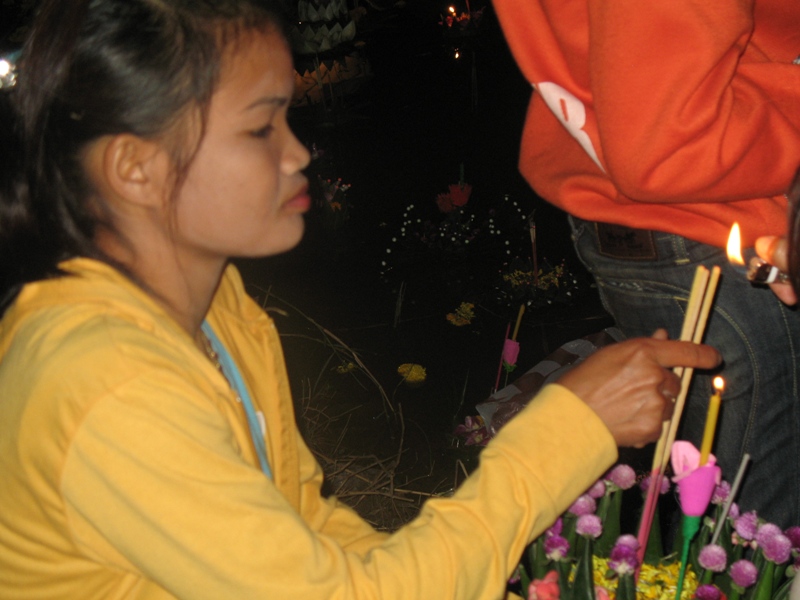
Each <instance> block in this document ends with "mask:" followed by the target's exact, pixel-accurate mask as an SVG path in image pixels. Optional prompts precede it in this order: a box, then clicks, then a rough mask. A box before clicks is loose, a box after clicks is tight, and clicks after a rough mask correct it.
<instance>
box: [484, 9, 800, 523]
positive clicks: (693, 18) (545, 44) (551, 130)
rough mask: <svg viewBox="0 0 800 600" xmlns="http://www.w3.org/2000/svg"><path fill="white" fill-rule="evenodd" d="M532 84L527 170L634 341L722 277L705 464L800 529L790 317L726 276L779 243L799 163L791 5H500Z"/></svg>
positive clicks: (694, 428) (691, 416) (798, 88)
mask: <svg viewBox="0 0 800 600" xmlns="http://www.w3.org/2000/svg"><path fill="white" fill-rule="evenodd" d="M494 6H495V8H496V11H497V14H498V17H499V20H500V23H501V26H502V28H503V31H504V34H505V36H506V39H507V41H508V44H509V46H510V48H511V51H512V52H513V54H514V56H515V58H516V60H517V63H518V65H519V67H520V69H521V71H522V73H523V74H524V76H525V77H526V78H527V80H528V81H529V82H530V83H531V85H532V86H533V90H534V91H533V95H532V97H531V101H530V105H529V107H528V113H527V117H526V122H525V128H524V134H523V140H522V147H521V156H520V168H521V170H522V173H523V175H524V176H525V177H526V179H527V181H528V182H529V183H530V185H531V186H532V187H533V189H534V190H535V191H536V192H537V194H539V195H540V196H541V197H542V198H544V199H545V200H547V201H549V202H551V203H553V204H555V205H556V206H558V207H560V208H562V209H563V210H564V211H566V212H567V213H568V214H569V218H570V222H571V225H572V229H573V238H574V242H575V246H576V250H577V252H578V255H579V256H580V258H581V260H582V261H583V262H584V264H585V265H586V266H587V268H588V269H589V270H590V271H591V272H592V274H593V275H594V278H595V280H596V282H597V285H598V289H599V292H600V296H601V299H602V301H603V303H604V306H605V307H606V309H607V310H608V311H609V312H610V313H611V315H612V316H613V317H614V318H615V320H616V322H617V325H618V327H619V328H620V329H622V330H623V332H625V334H627V335H629V336H635V335H641V334H644V333H647V332H650V331H652V330H654V329H655V328H656V327H657V326H661V325H663V324H665V323H669V326H668V330H669V332H670V335H673V336H677V335H678V334H679V331H680V327H681V323H682V320H683V311H684V308H685V304H686V300H687V298H688V293H689V290H690V288H691V284H692V278H693V275H694V272H695V268H696V266H697V265H700V264H702V265H706V266H711V265H719V266H720V267H721V268H722V278H721V284H720V288H719V290H718V295H717V299H716V304H715V310H714V314H713V315H712V316H711V319H710V322H709V325H708V329H707V333H706V341H707V342H708V343H711V344H712V345H714V346H716V347H718V348H720V349H721V350H722V351H723V352H724V354H725V365H724V368H723V369H722V372H721V374H722V376H723V377H724V378H725V380H726V390H725V393H724V396H723V407H722V411H721V416H720V423H719V425H718V429H717V435H716V442H715V444H716V445H715V454H716V455H717V457H718V460H719V463H720V465H721V466H722V469H723V473H724V476H725V477H726V478H728V479H732V477H733V475H734V474H735V473H736V470H737V468H738V465H739V464H740V462H741V460H742V457H743V455H744V454H745V453H749V454H750V455H751V457H752V460H753V462H752V465H751V467H750V469H749V472H748V474H747V477H746V478H745V480H744V484H743V487H742V490H741V496H740V497H739V504H740V506H742V507H743V508H744V509H746V510H757V511H758V514H759V515H760V516H763V517H764V518H766V519H768V520H771V521H773V522H775V523H777V524H780V525H783V526H788V525H789V524H792V523H797V522H798V521H800V406H798V384H799V383H800V371H798V359H799V357H800V353H799V352H800V349H799V347H798V342H800V317H798V315H797V314H796V313H795V311H793V310H790V309H788V308H787V307H786V306H784V305H783V304H782V303H781V302H780V301H778V300H777V299H776V298H775V297H774V296H773V295H772V294H771V293H770V292H769V290H768V289H766V288H763V287H755V286H753V285H751V283H750V282H749V281H748V280H747V279H746V278H745V277H744V275H743V274H742V271H741V269H736V268H733V267H732V266H731V265H730V264H729V261H728V259H727V257H726V253H725V250H724V248H725V245H726V241H727V237H728V234H729V232H730V230H731V227H732V225H733V223H734V222H738V223H739V224H740V226H741V231H742V242H743V245H744V247H745V254H748V253H749V252H751V251H752V245H753V244H754V242H755V240H756V238H758V237H760V236H768V235H783V234H784V233H785V232H786V224H787V223H786V212H787V206H786V204H787V203H786V198H785V196H784V193H785V192H786V190H787V188H788V186H789V183H790V181H791V179H792V175H793V174H794V172H795V170H796V169H797V167H798V164H800V118H799V117H800V64H798V62H800V61H798V55H800V27H798V23H800V4H797V3H796V2H789V1H787V0H742V1H740V2H728V3H717V2H701V1H699V0H677V1H676V2H661V3H642V2H639V1H633V0H614V2H585V1H583V0H532V1H529V0H525V1H523V0H495V3H494ZM709 379H710V378H709V377H708V376H700V377H698V376H696V377H695V380H694V383H693V386H692V391H691V395H690V398H689V400H688V402H687V409H686V412H685V416H684V422H683V426H682V432H681V436H682V437H683V438H684V439H689V440H691V441H693V442H695V443H696V444H699V442H700V440H701V438H702V432H703V426H704V420H705V415H706V409H707V399H708V398H709V396H710V394H711V391H710V381H709Z"/></svg>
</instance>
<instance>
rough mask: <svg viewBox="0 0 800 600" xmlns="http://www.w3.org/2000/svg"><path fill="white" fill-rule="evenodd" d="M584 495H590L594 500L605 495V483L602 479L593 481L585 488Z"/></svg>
mask: <svg viewBox="0 0 800 600" xmlns="http://www.w3.org/2000/svg"><path fill="white" fill-rule="evenodd" d="M586 495H587V496H591V497H592V498H594V499H595V500H598V499H600V498H602V497H603V496H605V495H606V483H605V482H604V481H603V480H602V479H598V480H597V481H595V482H594V485H592V487H590V488H589V489H588V490H586Z"/></svg>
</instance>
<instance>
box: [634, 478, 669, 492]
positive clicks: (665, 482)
mask: <svg viewBox="0 0 800 600" xmlns="http://www.w3.org/2000/svg"><path fill="white" fill-rule="evenodd" d="M652 477H653V476H652V475H648V476H647V477H645V478H644V479H642V482H641V483H640V484H639V489H641V490H642V492H644V493H645V494H646V493H647V490H649V489H650V479H652ZM669 488H670V483H669V478H668V477H662V478H661V489H660V490H659V493H660V494H661V495H662V496H663V495H664V494H666V493H667V492H668V491H669Z"/></svg>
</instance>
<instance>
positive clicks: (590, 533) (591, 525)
mask: <svg viewBox="0 0 800 600" xmlns="http://www.w3.org/2000/svg"><path fill="white" fill-rule="evenodd" d="M575 531H576V533H577V534H578V535H583V536H586V537H590V538H594V539H597V538H598V537H600V534H601V533H603V522H602V521H601V520H600V517H598V516H597V515H592V514H589V515H581V516H580V517H578V521H577V522H576V523H575Z"/></svg>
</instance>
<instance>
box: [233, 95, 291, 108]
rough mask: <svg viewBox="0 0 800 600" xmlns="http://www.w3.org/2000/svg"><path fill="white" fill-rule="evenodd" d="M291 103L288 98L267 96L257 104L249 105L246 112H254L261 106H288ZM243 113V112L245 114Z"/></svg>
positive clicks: (257, 101) (256, 102)
mask: <svg viewBox="0 0 800 600" xmlns="http://www.w3.org/2000/svg"><path fill="white" fill-rule="evenodd" d="M288 103H289V98H287V97H286V96H266V97H264V98H259V99H258V100H256V101H255V102H252V103H251V104H249V105H247V106H246V107H245V109H244V111H248V110H252V109H254V108H258V107H259V106H264V105H272V106H278V107H281V106H286V105H287V104H288ZM244 111H242V112H244Z"/></svg>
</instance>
